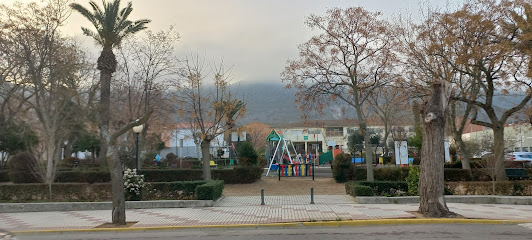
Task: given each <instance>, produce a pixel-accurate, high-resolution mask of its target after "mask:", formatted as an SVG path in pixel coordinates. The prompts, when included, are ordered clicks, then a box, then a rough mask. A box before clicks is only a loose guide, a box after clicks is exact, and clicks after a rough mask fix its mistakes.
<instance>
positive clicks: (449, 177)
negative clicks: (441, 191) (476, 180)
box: [443, 168, 472, 182]
mask: <svg viewBox="0 0 532 240" xmlns="http://www.w3.org/2000/svg"><path fill="white" fill-rule="evenodd" d="M443 176H444V179H445V181H451V182H455V181H471V179H472V176H471V172H470V171H469V170H466V169H456V168H446V169H444V171H443Z"/></svg>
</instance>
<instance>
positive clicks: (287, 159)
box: [283, 155, 292, 163]
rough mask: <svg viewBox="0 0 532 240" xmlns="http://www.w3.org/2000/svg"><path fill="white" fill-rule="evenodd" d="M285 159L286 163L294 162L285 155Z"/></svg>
mask: <svg viewBox="0 0 532 240" xmlns="http://www.w3.org/2000/svg"><path fill="white" fill-rule="evenodd" d="M283 158H284V159H286V161H288V162H289V163H292V161H290V158H289V157H288V156H286V155H283Z"/></svg>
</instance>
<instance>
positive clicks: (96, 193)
mask: <svg viewBox="0 0 532 240" xmlns="http://www.w3.org/2000/svg"><path fill="white" fill-rule="evenodd" d="M222 191H223V181H190V182H160V183H149V186H147V187H146V188H145V189H144V190H143V192H142V197H143V199H144V200H160V199H171V200H189V199H201V200H215V199H217V198H219V197H220V196H221V194H222ZM52 196H53V200H55V201H77V202H94V201H110V200H111V196H112V192H111V184H110V183H94V184H88V183H57V184H53V185H52ZM0 201H16V202H31V201H48V185H46V184H42V183H39V184H34V183H31V184H13V185H11V184H10V185H0Z"/></svg>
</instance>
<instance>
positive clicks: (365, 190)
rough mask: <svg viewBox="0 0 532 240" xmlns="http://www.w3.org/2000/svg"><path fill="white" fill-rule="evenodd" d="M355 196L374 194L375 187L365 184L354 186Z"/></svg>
mask: <svg viewBox="0 0 532 240" xmlns="http://www.w3.org/2000/svg"><path fill="white" fill-rule="evenodd" d="M354 194H355V196H373V195H374V193H373V188H371V187H368V186H364V185H355V186H354Z"/></svg>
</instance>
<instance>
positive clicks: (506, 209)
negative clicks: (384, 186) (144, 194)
mask: <svg viewBox="0 0 532 240" xmlns="http://www.w3.org/2000/svg"><path fill="white" fill-rule="evenodd" d="M265 202H266V205H265V206H261V205H260V197H226V198H224V199H222V200H221V201H219V202H218V203H217V204H216V205H215V206H214V207H207V208H160V209H135V210H127V213H126V216H127V221H128V222H137V223H136V224H134V225H133V226H132V227H133V228H134V227H154V226H192V225H231V224H259V223H280V222H300V221H314V220H316V221H319V220H340V219H341V220H350V219H353V220H357V219H387V218H414V216H413V215H412V214H410V213H408V212H409V211H416V210H417V208H418V204H405V205H394V204H382V205H378V204H364V205H362V204H356V203H355V201H354V198H352V197H350V196H347V195H317V196H315V203H316V204H309V203H310V197H309V196H308V195H307V196H268V197H266V198H265ZM448 206H449V208H450V209H451V210H452V211H454V212H456V213H458V214H460V215H462V216H464V217H466V218H482V219H506V220H528V221H532V206H530V205H501V204H477V205H475V204H459V203H449V204H448ZM110 221H111V211H109V210H97V211H65V212H28V213H0V229H5V230H9V231H28V230H45V229H89V228H94V227H96V226H99V225H101V224H104V223H108V222H110Z"/></svg>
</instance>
